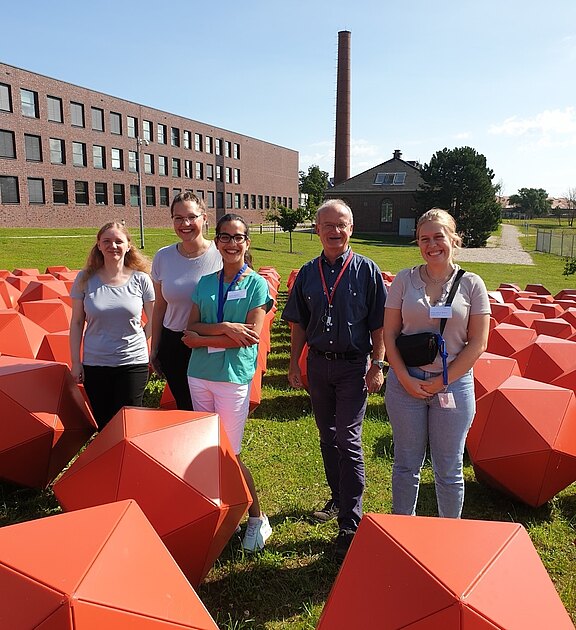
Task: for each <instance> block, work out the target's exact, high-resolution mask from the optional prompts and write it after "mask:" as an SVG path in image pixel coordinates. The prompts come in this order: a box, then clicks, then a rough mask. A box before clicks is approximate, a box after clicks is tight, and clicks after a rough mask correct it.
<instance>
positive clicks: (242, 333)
mask: <svg viewBox="0 0 576 630" xmlns="http://www.w3.org/2000/svg"><path fill="white" fill-rule="evenodd" d="M222 326H223V331H222V332H223V333H224V334H225V335H226V336H227V337H230V339H232V340H233V341H234V342H235V343H237V344H238V345H239V346H244V347H246V346H253V345H254V344H256V343H258V342H259V341H260V335H259V334H258V333H257V332H256V331H255V330H254V324H240V323H234V322H223V323H222Z"/></svg>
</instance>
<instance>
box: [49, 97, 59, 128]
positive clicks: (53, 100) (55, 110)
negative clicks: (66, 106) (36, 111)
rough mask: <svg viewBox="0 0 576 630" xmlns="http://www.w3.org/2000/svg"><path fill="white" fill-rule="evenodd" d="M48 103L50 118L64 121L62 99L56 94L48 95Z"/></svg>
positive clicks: (54, 120)
mask: <svg viewBox="0 0 576 630" xmlns="http://www.w3.org/2000/svg"><path fill="white" fill-rule="evenodd" d="M46 101H47V105H48V120H51V121H52V122H59V123H61V122H62V99H61V98H58V97H56V96H47V97H46Z"/></svg>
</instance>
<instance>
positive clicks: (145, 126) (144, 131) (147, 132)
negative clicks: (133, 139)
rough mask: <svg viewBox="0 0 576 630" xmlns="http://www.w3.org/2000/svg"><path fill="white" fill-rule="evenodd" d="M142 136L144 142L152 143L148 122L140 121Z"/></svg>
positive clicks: (150, 124)
mask: <svg viewBox="0 0 576 630" xmlns="http://www.w3.org/2000/svg"><path fill="white" fill-rule="evenodd" d="M142 135H143V136H144V140H147V141H148V142H152V123H151V122H150V121H149V120H143V121H142Z"/></svg>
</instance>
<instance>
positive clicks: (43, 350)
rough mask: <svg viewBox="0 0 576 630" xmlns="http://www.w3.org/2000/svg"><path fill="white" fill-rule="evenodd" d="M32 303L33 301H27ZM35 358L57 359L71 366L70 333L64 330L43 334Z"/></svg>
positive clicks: (43, 359)
mask: <svg viewBox="0 0 576 630" xmlns="http://www.w3.org/2000/svg"><path fill="white" fill-rule="evenodd" d="M29 304H33V302H29ZM36 358H37V359H39V360H40V361H58V362H59V363H66V365H67V366H68V367H69V368H71V367H72V356H71V354H70V335H69V333H68V332H67V331H66V332H65V331H62V332H55V333H48V334H46V335H44V339H43V340H42V343H41V344H40V347H39V348H38V352H37V353H36Z"/></svg>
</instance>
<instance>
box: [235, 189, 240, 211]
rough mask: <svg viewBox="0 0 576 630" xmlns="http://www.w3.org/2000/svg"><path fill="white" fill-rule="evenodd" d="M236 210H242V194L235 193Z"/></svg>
mask: <svg viewBox="0 0 576 630" xmlns="http://www.w3.org/2000/svg"><path fill="white" fill-rule="evenodd" d="M234 208H236V210H240V193H234Z"/></svg>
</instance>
